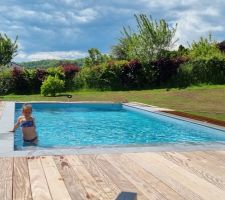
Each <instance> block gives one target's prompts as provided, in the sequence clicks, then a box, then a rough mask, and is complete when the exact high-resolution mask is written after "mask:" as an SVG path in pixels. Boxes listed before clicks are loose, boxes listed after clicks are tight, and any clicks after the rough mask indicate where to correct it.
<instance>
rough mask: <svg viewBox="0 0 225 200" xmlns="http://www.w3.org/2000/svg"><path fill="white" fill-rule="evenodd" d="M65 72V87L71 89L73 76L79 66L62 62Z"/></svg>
mask: <svg viewBox="0 0 225 200" xmlns="http://www.w3.org/2000/svg"><path fill="white" fill-rule="evenodd" d="M61 66H62V68H63V72H64V74H65V88H66V89H68V90H72V89H73V87H74V77H75V75H76V74H77V73H78V72H79V71H80V68H79V67H78V66H76V65H74V64H62V65H61Z"/></svg>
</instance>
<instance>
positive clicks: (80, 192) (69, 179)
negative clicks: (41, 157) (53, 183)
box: [53, 156, 86, 200]
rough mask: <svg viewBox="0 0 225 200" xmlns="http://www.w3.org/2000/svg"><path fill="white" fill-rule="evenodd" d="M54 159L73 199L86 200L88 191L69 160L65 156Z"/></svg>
mask: <svg viewBox="0 0 225 200" xmlns="http://www.w3.org/2000/svg"><path fill="white" fill-rule="evenodd" d="M53 159H54V161H55V163H56V166H57V168H58V170H59V173H60V174H61V176H62V178H63V180H64V183H65V185H66V187H67V190H68V192H69V194H70V196H71V199H74V200H83V199H86V195H85V194H86V191H85V189H84V187H83V185H82V184H81V183H80V180H79V178H78V176H77V175H76V173H75V172H74V170H73V168H72V166H71V165H70V163H69V162H68V160H67V159H66V158H65V157H64V156H54V157H53Z"/></svg>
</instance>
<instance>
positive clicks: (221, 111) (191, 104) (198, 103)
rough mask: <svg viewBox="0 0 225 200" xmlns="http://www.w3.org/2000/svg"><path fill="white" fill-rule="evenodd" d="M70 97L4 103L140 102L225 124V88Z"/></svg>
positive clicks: (92, 93)
mask: <svg viewBox="0 0 225 200" xmlns="http://www.w3.org/2000/svg"><path fill="white" fill-rule="evenodd" d="M70 94H72V95H73V97H72V99H68V98H67V97H43V96H41V95H7V96H3V97H1V99H2V100H12V101H68V100H69V101H114V102H124V101H137V102H142V103H146V104H150V105H155V106H160V107H166V108H171V109H174V110H177V111H183V112H187V113H191V114H195V115H200V116H205V117H210V118H214V119H220V120H224V121H225V85H221V86H215V85H214V86H202V87H190V88H186V89H181V90H179V89H171V90H169V91H167V90H166V89H155V90H140V91H104V92H101V91H77V92H71V93H70Z"/></svg>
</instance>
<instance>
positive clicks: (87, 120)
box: [14, 103, 225, 149]
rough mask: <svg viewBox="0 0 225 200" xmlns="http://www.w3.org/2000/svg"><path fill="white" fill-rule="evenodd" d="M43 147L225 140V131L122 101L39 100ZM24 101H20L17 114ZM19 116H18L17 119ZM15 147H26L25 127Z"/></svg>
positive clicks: (38, 121) (36, 111) (18, 133)
mask: <svg viewBox="0 0 225 200" xmlns="http://www.w3.org/2000/svg"><path fill="white" fill-rule="evenodd" d="M32 106H33V116H34V117H35V120H36V124H37V132H38V138H39V142H38V146H39V147H48V148H51V147H77V146H99V145H132V144H135V145H143V144H165V143H187V142H188V143H189V142H191V143H201V142H218V141H225V132H224V131H222V130H217V129H213V128H209V127H205V126H201V125H197V124H194V123H191V122H187V121H183V120H178V119H174V118H171V117H167V116H163V115H160V114H156V113H152V112H146V111H141V110H139V109H134V108H130V107H128V106H123V105H121V104H63V103H56V104H50V103H35V104H32ZM21 107H22V104H19V103H18V104H16V114H15V117H16V118H17V117H18V116H19V115H20V114H21ZM15 120H16V119H15ZM14 142H15V143H14V144H15V149H23V148H24V147H25V146H24V145H25V144H24V143H23V140H22V133H21V130H20V129H18V130H17V131H16V133H15V138H14Z"/></svg>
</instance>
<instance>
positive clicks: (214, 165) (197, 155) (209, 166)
mask: <svg viewBox="0 0 225 200" xmlns="http://www.w3.org/2000/svg"><path fill="white" fill-rule="evenodd" d="M182 155H184V156H185V157H187V158H188V159H190V160H191V161H192V162H194V163H196V164H198V165H200V166H202V167H204V169H205V170H208V171H209V172H210V173H212V174H214V176H216V177H220V178H222V179H225V169H224V165H222V164H220V163H218V161H217V160H216V159H215V158H213V159H212V158H210V156H209V155H205V154H203V152H191V153H190V152H182ZM215 169H216V170H215Z"/></svg>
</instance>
